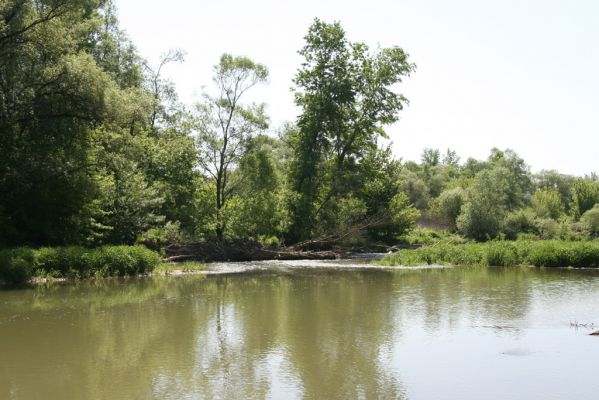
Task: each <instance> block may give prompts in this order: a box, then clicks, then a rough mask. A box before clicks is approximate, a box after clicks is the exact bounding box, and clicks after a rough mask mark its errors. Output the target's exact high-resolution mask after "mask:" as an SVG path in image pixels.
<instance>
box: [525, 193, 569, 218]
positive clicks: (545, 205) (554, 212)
mask: <svg viewBox="0 0 599 400" xmlns="http://www.w3.org/2000/svg"><path fill="white" fill-rule="evenodd" d="M531 203H532V207H533V209H534V211H535V213H536V214H537V216H539V217H541V218H551V219H554V220H557V219H558V218H559V217H560V216H561V215H562V214H563V212H564V205H563V203H562V199H561V196H560V193H559V192H558V191H557V190H556V189H539V190H537V191H535V192H534V194H533V195H532V198H531Z"/></svg>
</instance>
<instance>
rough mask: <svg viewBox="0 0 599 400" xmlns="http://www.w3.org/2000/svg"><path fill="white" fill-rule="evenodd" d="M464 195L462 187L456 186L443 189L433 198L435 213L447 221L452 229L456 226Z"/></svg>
mask: <svg viewBox="0 0 599 400" xmlns="http://www.w3.org/2000/svg"><path fill="white" fill-rule="evenodd" d="M465 197H466V194H465V191H464V189H462V188H460V187H457V188H453V189H446V190H444V191H443V192H442V193H441V195H440V196H439V197H438V198H437V199H436V200H435V205H434V208H435V211H436V213H437V214H439V215H440V216H442V217H443V218H444V219H445V220H446V221H447V222H449V224H450V225H451V227H452V229H455V227H456V220H457V218H458V215H460V210H461V209H462V205H463V204H464V198H465Z"/></svg>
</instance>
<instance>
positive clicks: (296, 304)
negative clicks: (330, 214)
mask: <svg viewBox="0 0 599 400" xmlns="http://www.w3.org/2000/svg"><path fill="white" fill-rule="evenodd" d="M598 277H599V275H597V272H594V271H587V272H584V271H582V272H581V271H563V270H562V271H539V270H530V269H523V268H502V269H493V268H481V269H468V270H463V269H435V270H418V271H381V270H378V271H368V270H356V271H325V270H314V269H299V270H295V271H293V272H290V271H287V272H286V273H282V272H280V271H278V272H276V273H275V272H269V271H268V270H266V271H265V272H262V273H259V274H253V275H231V276H213V277H208V278H202V277H193V276H191V277H176V278H153V279H142V280H133V281H132V280H128V281H114V280H107V281H99V282H95V283H83V284H79V285H68V286H51V287H39V288H36V289H31V290H20V291H5V292H0V357H1V358H2V362H1V363H0V398H8V399H12V398H14V399H29V398H44V399H65V398H94V399H114V398H133V399H137V398H139V399H147V398H160V399H162V398H172V399H181V398H208V399H212V398H227V399H230V398H244V399H246V398H256V399H262V398H285V399H288V398H314V399H316V398H327V399H334V398H395V399H397V398H408V397H410V398H412V397H414V396H415V393H416V394H417V392H418V390H416V388H419V387H420V386H418V382H419V379H421V378H422V377H421V376H419V377H413V376H412V373H413V372H414V371H417V370H418V365H417V364H418V363H419V362H421V359H422V360H426V359H428V360H430V359H431V356H429V355H428V352H429V351H431V349H434V348H435V347H434V346H439V347H438V348H440V349H445V350H447V351H448V354H450V353H451V352H452V351H454V352H459V351H463V350H464V347H463V346H462V344H461V343H462V342H461V341H470V340H473V341H477V340H478V341H480V342H481V343H482V342H484V343H485V345H487V343H496V342H498V341H499V343H501V346H503V342H501V341H502V340H508V339H509V340H512V339H513V338H514V337H516V338H518V337H520V336H522V335H525V333H526V332H528V331H527V329H528V328H530V327H531V326H535V324H538V323H539V321H542V322H543V323H546V322H547V321H554V320H555V316H556V315H557V316H559V318H561V319H567V318H568V317H567V315H566V314H567V313H569V312H570V311H571V309H572V308H571V307H570V308H568V306H567V305H568V304H570V305H572V307H577V309H580V307H578V306H576V304H578V303H585V304H587V305H588V306H587V308H583V309H582V310H583V311H582V312H581V314H584V315H581V317H580V318H584V317H585V316H586V317H589V318H591V317H593V316H594V315H596V314H593V312H594V311H593V310H596V309H597V306H599V304H598V300H597V299H596V296H593V293H596V291H597V289H599V279H598ZM575 303H576V304H575ZM547 305H550V306H551V307H549V308H548V307H546V306H547ZM488 335H492V336H491V337H489V336H488ZM494 338H499V339H494ZM502 338H503V339H502ZM451 340H453V341H454V343H459V344H460V345H459V346H458V345H455V344H454V345H452V344H451ZM441 344H443V346H441ZM472 345H473V346H475V344H474V343H473V344H472ZM452 346H453V347H452ZM460 346H462V347H460ZM498 346H499V345H498ZM504 350H505V349H503V348H500V347H498V348H497V351H496V353H497V354H501V352H502V351H504ZM505 351H509V349H508V350H505ZM522 351H528V350H526V349H525V350H522ZM456 354H459V353H456ZM506 354H507V353H506ZM526 354H528V353H526ZM452 357H455V354H453V353H452ZM432 359H433V360H436V361H439V362H440V363H441V364H442V363H449V362H450V359H449V358H447V359H445V358H444V356H443V355H442V354H438V355H436V356H435V357H433V358H432ZM428 369H429V370H431V371H434V366H428ZM431 373H433V372H431ZM435 378H438V377H433V379H435ZM415 390H416V392H415ZM416 397H417V396H416ZM473 398H476V397H473Z"/></svg>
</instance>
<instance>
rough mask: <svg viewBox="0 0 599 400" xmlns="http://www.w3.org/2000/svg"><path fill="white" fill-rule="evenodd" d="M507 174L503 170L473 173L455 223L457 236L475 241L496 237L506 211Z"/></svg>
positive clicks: (509, 183) (504, 169)
mask: <svg viewBox="0 0 599 400" xmlns="http://www.w3.org/2000/svg"><path fill="white" fill-rule="evenodd" d="M511 175H512V174H511V172H510V171H509V170H508V169H506V168H504V167H497V168H493V169H485V170H483V171H481V172H479V173H478V174H476V177H475V178H474V181H473V182H472V184H471V185H470V186H469V187H468V189H467V192H466V202H465V203H464V205H463V206H462V209H461V213H460V215H459V216H458V218H457V220H456V225H457V228H458V231H459V232H460V233H462V234H463V235H464V236H467V237H470V238H473V239H476V240H487V239H491V238H494V237H497V236H498V235H499V232H500V230H501V224H502V221H503V219H504V217H505V215H506V212H507V210H508V204H509V200H508V199H509V197H508V194H509V193H510V188H511V187H510V185H511V182H510V179H511V177H512V176H511Z"/></svg>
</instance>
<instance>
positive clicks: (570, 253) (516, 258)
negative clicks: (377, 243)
mask: <svg viewBox="0 0 599 400" xmlns="http://www.w3.org/2000/svg"><path fill="white" fill-rule="evenodd" d="M380 263H381V264H382V265H386V266H390V265H429V264H451V265H491V266H512V265H533V266H538V267H577V268H582V267H593V268H598V267H599V241H597V240H594V241H586V242H567V241H557V240H547V241H544V240H536V241H535V240H530V241H491V242H486V243H461V244H452V243H444V242H438V243H436V244H433V245H430V246H424V247H421V248H418V249H411V250H400V251H398V252H397V253H393V254H389V255H387V256H385V257H384V258H383V259H382V260H381V261H380Z"/></svg>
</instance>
